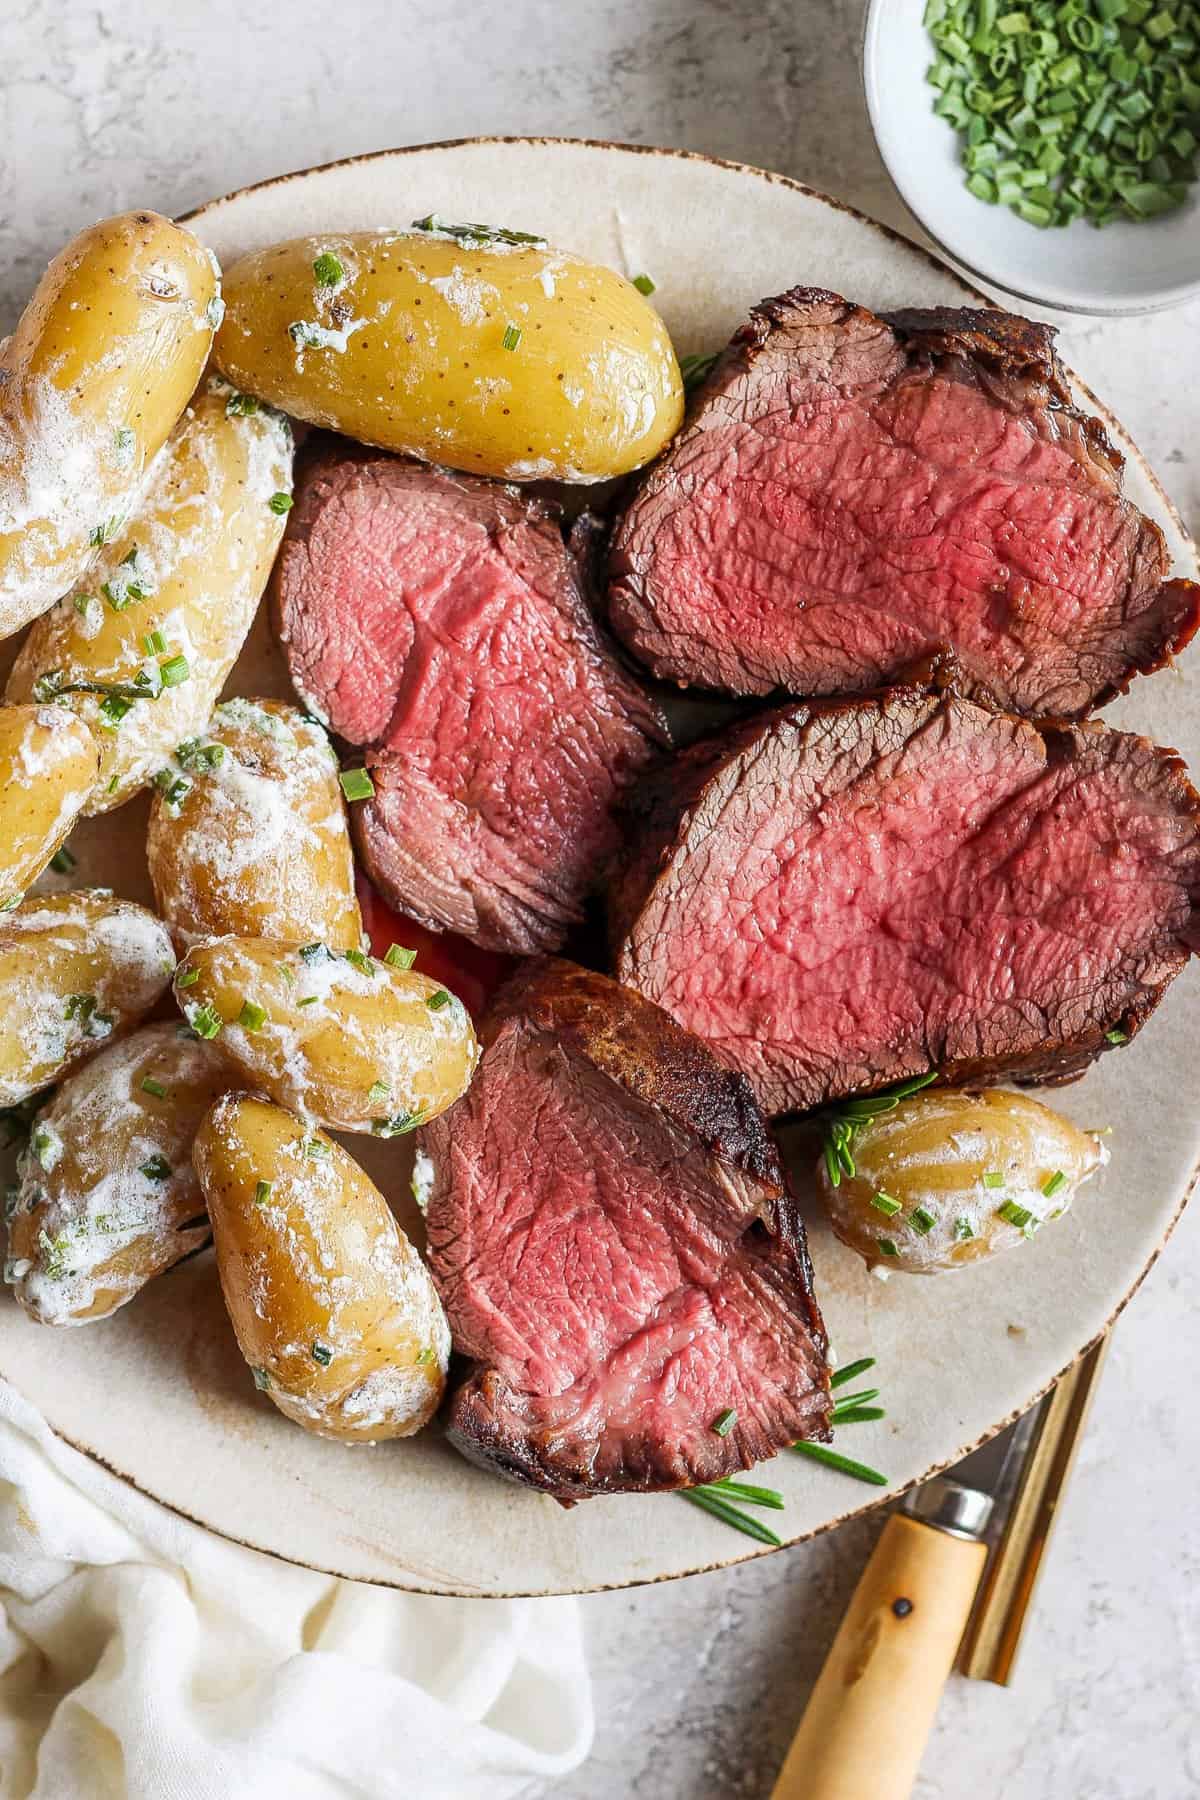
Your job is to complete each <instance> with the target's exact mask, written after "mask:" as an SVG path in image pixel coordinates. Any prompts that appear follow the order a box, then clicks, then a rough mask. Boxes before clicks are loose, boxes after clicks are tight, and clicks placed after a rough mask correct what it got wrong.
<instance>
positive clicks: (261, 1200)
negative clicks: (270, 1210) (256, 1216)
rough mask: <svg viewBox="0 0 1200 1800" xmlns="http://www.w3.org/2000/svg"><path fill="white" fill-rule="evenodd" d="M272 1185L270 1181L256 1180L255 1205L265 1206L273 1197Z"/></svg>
mask: <svg viewBox="0 0 1200 1800" xmlns="http://www.w3.org/2000/svg"><path fill="white" fill-rule="evenodd" d="M271 1186H272V1184H271V1182H269V1181H257V1182H255V1184H254V1204H255V1206H265V1205H266V1204H267V1201H268V1200H269V1199H270V1198H271Z"/></svg>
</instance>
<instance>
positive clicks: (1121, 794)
mask: <svg viewBox="0 0 1200 1800" xmlns="http://www.w3.org/2000/svg"><path fill="white" fill-rule="evenodd" d="M639 809H640V811H641V814H642V830H643V836H642V841H641V845H640V848H639V849H638V850H636V851H635V852H634V853H632V854H631V856H630V859H629V862H628V865H627V867H626V868H625V870H624V872H623V875H622V878H621V880H620V881H619V883H618V886H617V888H616V890H615V894H614V907H613V923H614V929H615V932H616V935H617V937H618V941H619V943H620V950H619V955H618V963H617V968H618V973H619V975H620V978H621V980H622V981H625V982H627V983H628V984H629V985H630V986H631V987H635V988H638V989H639V990H640V991H641V992H642V993H644V994H646V995H647V996H648V997H649V998H650V999H652V1000H655V1001H657V1003H658V1004H659V1005H660V1006H664V1007H665V1008H666V1009H667V1011H668V1012H670V1013H671V1014H673V1016H674V1017H675V1018H676V1019H678V1020H679V1022H680V1024H681V1025H685V1026H687V1028H688V1029H689V1030H690V1031H694V1032H697V1033H698V1034H699V1035H700V1036H702V1037H704V1038H706V1039H707V1040H708V1042H709V1043H710V1044H711V1045H712V1046H713V1049H714V1050H715V1051H716V1053H717V1055H718V1056H719V1057H720V1058H721V1059H722V1060H723V1061H724V1062H726V1063H728V1064H729V1065H731V1066H732V1067H734V1068H736V1069H740V1070H742V1071H743V1073H745V1074H746V1075H747V1076H748V1077H749V1080H750V1083H751V1085H752V1087H753V1088H754V1091H755V1093H756V1094H757V1096H758V1099H759V1101H760V1103H761V1105H762V1106H763V1107H764V1109H765V1110H766V1111H767V1112H769V1113H782V1112H790V1111H794V1110H806V1109H808V1108H810V1107H814V1106H818V1105H820V1104H822V1103H823V1102H825V1101H827V1100H829V1099H831V1098H835V1097H839V1096H842V1095H846V1094H853V1093H858V1092H864V1091H867V1090H870V1089H873V1088H879V1087H883V1086H885V1085H887V1084H889V1083H891V1082H893V1081H899V1080H901V1079H903V1078H904V1077H906V1076H910V1075H915V1074H918V1073H921V1072H923V1071H925V1070H927V1069H929V1068H936V1069H938V1070H940V1071H941V1072H942V1073H943V1074H944V1075H945V1076H946V1077H947V1078H948V1079H950V1080H955V1081H960V1080H972V1081H973V1080H987V1079H990V1078H994V1077H1000V1076H1003V1075H1015V1076H1018V1077H1025V1078H1028V1079H1055V1078H1057V1079H1066V1078H1068V1077H1069V1076H1071V1075H1073V1074H1077V1073H1080V1072H1081V1071H1082V1069H1083V1068H1085V1067H1086V1065H1087V1063H1088V1062H1089V1061H1090V1060H1091V1059H1092V1058H1093V1057H1094V1056H1096V1055H1097V1054H1099V1052H1101V1051H1102V1050H1104V1049H1105V1048H1106V1047H1107V1046H1108V1045H1109V1044H1110V1043H1112V1042H1114V1041H1117V1042H1120V1041H1123V1039H1124V1037H1125V1036H1127V1035H1132V1033H1133V1032H1135V1031H1136V1030H1137V1029H1138V1027H1139V1026H1140V1024H1141V1023H1142V1021H1143V1020H1144V1019H1145V1018H1146V1016H1147V1015H1148V1014H1149V1013H1150V1012H1151V1011H1152V1010H1153V1008H1154V1007H1155V1005H1156V1004H1157V1003H1158V1001H1159V999H1160V998H1161V996H1162V994H1163V992H1164V991H1165V989H1166V987H1167V985H1168V983H1169V982H1170V981H1171V980H1172V979H1173V978H1174V977H1175V976H1176V975H1177V974H1178V973H1179V971H1180V969H1181V968H1182V967H1183V966H1184V964H1185V963H1186V961H1187V959H1188V954H1189V952H1190V951H1194V950H1197V949H1200V796H1197V794H1196V793H1195V792H1194V790H1193V789H1192V787H1191V786H1190V784H1189V782H1188V779H1187V774H1186V771H1185V770H1184V768H1183V765H1182V763H1181V762H1180V760H1179V758H1178V757H1177V756H1176V755H1175V753H1174V752H1173V751H1170V750H1160V749H1158V748H1157V747H1156V746H1155V745H1153V744H1151V743H1149V742H1148V741H1147V739H1145V738H1143V737H1136V736H1133V735H1132V734H1129V733H1124V732H1117V731H1110V730H1108V729H1106V728H1105V727H1104V726H1102V725H1099V724H1095V723H1092V724H1083V725H1061V724H1041V725H1034V724H1032V723H1030V722H1028V721H1026V720H1022V719H1017V718H1014V717H1013V716H1012V715H1010V714H996V713H994V712H991V711H989V710H987V709H985V708H983V707H980V706H976V705H973V704H972V703H971V702H969V701H966V700H963V699H960V698H958V697H957V696H954V695H952V694H943V695H940V696H938V695H930V694H922V693H918V692H916V691H914V690H912V689H894V690H892V691H891V692H890V693H886V694H883V695H880V696H875V697H873V698H871V699H866V700H858V701H844V702H840V703H839V702H832V701H826V702H817V703H815V704H813V705H807V706H806V705H802V704H796V705H793V706H790V707H786V708H783V709H782V710H779V711H774V712H771V713H767V714H764V715H761V716H760V717H759V719H757V720H755V721H753V722H751V723H750V724H748V725H746V726H743V727H742V728H741V730H740V731H739V732H738V733H736V734H735V735H734V736H733V737H732V738H729V739H726V740H725V741H724V742H723V743H720V744H711V743H710V744H706V745H702V746H698V747H697V749H696V750H694V751H689V752H687V753H685V755H684V756H682V757H681V758H680V759H679V760H678V762H677V764H676V766H675V767H674V769H673V770H671V771H670V772H669V773H668V774H666V775H664V777H663V780H662V782H661V783H660V784H659V786H658V787H657V789H656V791H655V792H654V793H653V794H650V793H647V794H646V795H645V796H644V798H643V799H641V800H640V802H639ZM1110 1034H1111V1035H1110Z"/></svg>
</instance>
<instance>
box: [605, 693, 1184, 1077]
mask: <svg viewBox="0 0 1200 1800" xmlns="http://www.w3.org/2000/svg"><path fill="white" fill-rule="evenodd" d="M938 673H943V672H941V671H939V672H938ZM930 685H934V686H936V685H937V684H936V683H932V682H931V684H930ZM929 691H930V687H929V686H927V685H925V684H923V683H916V684H914V685H912V686H910V687H907V688H888V689H885V690H883V691H882V693H881V694H880V693H877V694H867V695H862V696H861V697H858V698H854V699H845V700H815V701H801V702H796V703H794V704H792V705H790V706H784V707H778V708H775V709H773V710H770V711H767V712H764V713H759V714H758V715H757V716H756V717H754V718H752V719H748V720H746V721H744V722H743V723H742V724H741V725H740V726H738V727H737V728H736V729H735V730H734V731H732V732H730V733H728V734H726V735H724V736H723V737H721V738H720V739H715V740H710V741H703V742H701V743H698V744H694V745H692V746H691V748H690V749H688V750H685V751H682V752H681V753H680V754H679V755H678V756H676V757H675V758H674V760H673V761H672V762H671V763H670V764H669V765H667V766H666V767H664V768H662V769H660V770H658V771H656V772H655V773H654V774H653V775H652V776H651V777H649V778H648V779H647V780H646V781H644V782H643V783H642V784H641V786H640V787H639V788H638V790H637V791H636V793H634V794H632V795H631V796H630V797H629V799H628V800H627V802H626V808H625V811H626V816H627V818H628V819H629V822H630V830H629V835H628V838H627V841H626V849H625V852H624V854H623V856H622V859H621V862H620V865H619V867H618V869H617V870H616V872H615V875H614V878H613V881H612V884H611V886H610V888H609V895H608V901H609V905H608V924H609V938H610V943H611V947H612V956H613V962H614V966H615V967H616V970H617V975H618V978H620V979H625V978H626V976H627V974H628V958H627V954H626V952H625V944H626V940H627V938H628V935H629V933H630V931H631V930H632V928H633V925H634V922H635V921H636V919H637V918H638V916H639V914H640V913H641V911H642V909H643V908H644V907H645V905H646V904H647V902H648V901H649V900H650V899H651V898H652V896H653V895H654V894H655V891H656V890H657V889H658V888H659V886H660V884H662V883H664V882H666V881H667V880H668V879H669V876H670V871H671V866H672V863H673V860H674V857H675V855H676V853H677V852H678V851H680V850H681V849H682V848H683V846H684V845H685V843H686V841H687V839H688V836H689V834H690V832H691V831H692V830H693V828H694V826H695V824H696V808H697V806H698V803H699V802H700V800H701V798H702V796H703V795H704V794H705V793H706V791H707V788H708V785H709V782H710V781H711V780H712V779H713V777H715V776H717V775H719V774H720V773H721V772H722V771H723V770H725V769H727V768H729V767H730V766H731V765H732V764H734V763H736V762H737V760H738V758H739V757H740V756H741V754H742V752H743V751H744V750H745V749H746V747H747V746H748V745H749V744H751V743H753V742H754V740H755V739H756V738H758V737H759V736H760V735H761V734H762V733H763V732H764V731H766V730H770V729H771V727H772V726H773V725H775V724H776V723H782V724H789V725H793V726H795V727H796V728H797V729H802V728H803V727H804V726H805V725H806V724H807V723H808V722H809V721H810V720H812V719H814V718H817V717H819V716H821V715H822V714H827V713H849V712H854V711H874V710H875V709H876V708H877V707H878V705H879V703H880V700H881V698H886V699H895V700H900V701H903V699H904V698H905V697H906V696H910V697H911V698H912V699H913V700H921V699H924V698H927V697H928V695H929ZM960 698H961V696H960V695H959V694H958V693H957V691H956V689H955V687H954V684H953V665H952V664H951V665H950V675H949V679H948V682H947V684H946V685H945V686H941V688H940V692H939V699H938V703H939V707H945V706H950V705H953V704H955V702H956V701H957V700H958V699H960ZM972 698H973V697H972ZM989 710H991V711H993V712H994V713H995V714H996V716H997V717H999V718H1004V719H1007V720H1009V721H1010V722H1011V723H1012V724H1013V725H1015V726H1018V727H1020V728H1022V729H1025V730H1030V731H1036V732H1037V733H1038V734H1039V735H1040V737H1041V738H1042V740H1043V742H1044V743H1045V745H1046V750H1047V756H1048V759H1049V760H1051V761H1054V760H1056V759H1061V760H1064V761H1068V762H1069V761H1071V760H1072V759H1073V757H1074V756H1075V754H1076V752H1077V750H1078V747H1079V745H1080V744H1081V742H1083V741H1085V740H1086V739H1087V738H1088V737H1093V738H1094V737H1098V736H1099V737H1105V736H1118V735H1120V736H1125V737H1133V738H1136V739H1137V740H1138V742H1139V744H1140V745H1141V746H1143V747H1144V749H1145V751H1146V753H1147V754H1148V755H1149V756H1152V757H1153V758H1155V760H1156V761H1157V762H1158V763H1159V764H1160V766H1161V767H1162V768H1163V769H1164V770H1165V772H1166V774H1167V776H1168V783H1169V788H1170V791H1171V793H1172V794H1173V796H1174V798H1175V800H1176V803H1177V805H1178V807H1179V810H1180V812H1182V813H1190V814H1191V815H1192V816H1193V818H1195V820H1196V821H1197V825H1198V827H1200V794H1198V793H1197V792H1196V789H1195V788H1194V787H1193V786H1192V783H1191V780H1190V778H1189V775H1188V770H1187V766H1186V764H1185V763H1184V761H1183V758H1182V757H1181V756H1180V754H1179V752H1178V751H1177V750H1173V749H1164V748H1163V747H1162V746H1160V745H1157V744H1154V743H1152V742H1151V740H1150V739H1149V738H1147V737H1144V736H1143V735H1142V734H1141V733H1137V732H1126V733H1120V734H1118V733H1116V732H1114V731H1113V730H1112V728H1111V727H1110V726H1106V725H1104V724H1102V723H1101V722H1100V721H1099V720H1095V719H1090V720H1082V721H1072V720H1059V719H1040V720H1030V719H1022V718H1018V717H1017V716H1016V715H1015V714H1011V713H1010V714H1005V713H1002V712H1000V711H999V709H997V708H994V707H993V708H989ZM1185 943H1186V944H1187V947H1188V948H1190V949H1191V950H1192V951H1193V952H1194V953H1195V954H1198V955H1200V918H1198V920H1197V923H1196V924H1195V926H1194V928H1193V929H1192V931H1191V932H1190V933H1189V935H1188V936H1187V937H1186V938H1185ZM1172 979H1173V977H1168V979H1167V980H1165V981H1162V982H1160V983H1159V984H1158V985H1157V986H1156V987H1153V988H1151V989H1149V990H1148V992H1147V993H1146V994H1145V995H1144V996H1143V997H1142V998H1140V999H1139V1000H1138V1001H1137V1002H1136V1003H1133V1004H1131V1005H1130V1006H1129V1007H1128V1008H1127V1009H1126V1010H1125V1011H1124V1012H1122V1013H1121V1014H1120V1015H1119V1016H1118V1017H1114V1018H1103V1019H1096V1020H1095V1021H1094V1022H1093V1024H1092V1025H1091V1026H1090V1027H1089V1029H1088V1030H1086V1031H1085V1032H1083V1033H1081V1034H1079V1035H1078V1036H1076V1037H1074V1038H1073V1039H1072V1040H1071V1041H1070V1042H1069V1043H1062V1042H1060V1043H1052V1042H1047V1043H1046V1044H1044V1045H1042V1046H1041V1047H1040V1048H1039V1049H1038V1050H1037V1051H1035V1052H1033V1053H1031V1054H1029V1055H1027V1056H1024V1057H1021V1058H1017V1059H1014V1058H1013V1057H1010V1056H1004V1055H997V1056H990V1057H978V1058H973V1059H970V1060H964V1061H959V1062H956V1063H954V1064H953V1065H952V1066H949V1067H944V1068H942V1069H940V1070H939V1076H938V1085H941V1086H955V1087H958V1086H970V1085H974V1086H987V1085H991V1084H994V1083H996V1082H999V1081H1011V1082H1015V1083H1017V1084H1018V1085H1022V1086H1023V1085H1047V1086H1062V1085H1065V1084H1066V1083H1068V1082H1072V1081H1078V1080H1079V1079H1080V1077H1081V1076H1083V1075H1084V1074H1086V1073H1087V1070H1088V1069H1089V1068H1090V1067H1091V1065H1092V1063H1093V1062H1095V1061H1096V1059H1097V1057H1099V1056H1102V1055H1104V1054H1105V1052H1106V1051H1110V1050H1115V1049H1120V1048H1123V1047H1124V1046H1123V1044H1121V1043H1117V1044H1114V1043H1113V1042H1112V1040H1111V1038H1110V1037H1109V1033H1110V1032H1114V1031H1116V1032H1119V1033H1122V1034H1123V1035H1124V1037H1125V1038H1126V1039H1127V1040H1128V1041H1132V1039H1133V1038H1134V1037H1136V1035H1137V1033H1138V1032H1139V1031H1140V1030H1141V1029H1142V1026H1143V1025H1144V1024H1145V1023H1146V1021H1147V1019H1149V1017H1150V1016H1151V1014H1152V1013H1153V1012H1154V1010H1155V1009H1156V1007H1157V1006H1158V1005H1159V1003H1160V1001H1161V1000H1162V998H1163V995H1164V994H1165V993H1166V991H1167V989H1168V988H1169V987H1170V985H1171V980H1172ZM877 1085H879V1086H883V1085H886V1084H885V1083H879V1084H877ZM860 1091H862V1092H868V1091H870V1090H869V1089H863V1090H860ZM839 1097H840V1096H836V1095H830V1096H829V1098H830V1099H833V1098H839Z"/></svg>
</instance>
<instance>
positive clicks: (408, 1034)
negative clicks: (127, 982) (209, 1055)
mask: <svg viewBox="0 0 1200 1800" xmlns="http://www.w3.org/2000/svg"><path fill="white" fill-rule="evenodd" d="M350 959H352V960H350ZM350 959H348V958H347V956H346V955H345V953H342V954H338V953H337V952H332V951H329V950H328V949H327V948H326V947H325V946H324V945H321V944H311V945H304V946H300V947H299V948H297V947H296V946H294V945H290V944H278V943H274V942H272V941H271V940H269V939H267V938H232V937H223V938H212V939H210V940H208V941H207V942H206V943H203V944H197V945H195V946H194V947H193V948H192V949H191V950H190V951H189V952H188V954H187V957H186V959H185V960H184V961H183V962H182V963H180V965H179V968H178V970H177V971H176V976H175V997H176V999H177V1000H178V1002H179V1004H180V1006H181V1007H182V1008H183V1012H184V1015H185V1017H186V1018H187V1020H188V1022H189V1024H191V1025H192V1026H193V1028H194V1029H200V1030H202V1031H203V1030H212V1029H213V1027H214V1026H216V1025H217V1023H218V1021H219V1028H218V1035H219V1041H220V1044H221V1048H222V1050H223V1051H224V1053H225V1055H226V1056H227V1057H228V1058H229V1059H230V1061H231V1062H232V1063H233V1064H234V1066H235V1067H236V1068H237V1069H238V1070H239V1071H240V1073H241V1074H242V1076H243V1077H244V1080H245V1082H246V1084H247V1085H248V1086H251V1087H253V1088H255V1089H257V1091H258V1092H260V1093H262V1094H265V1095H267V1097H268V1098H269V1099H271V1100H274V1101H275V1102H276V1103H277V1104H278V1105H280V1106H286V1107H289V1108H290V1109H291V1110H292V1111H293V1112H296V1113H299V1114H300V1115H301V1116H302V1117H305V1118H309V1119H318V1120H320V1122H321V1123H322V1124H323V1125H328V1126H329V1127H330V1128H331V1129H332V1130H334V1131H361V1132H370V1133H371V1134H372V1135H374V1136H384V1137H391V1136H400V1135H403V1134H404V1133H405V1132H407V1131H410V1130H413V1129H414V1128H415V1127H416V1126H417V1125H418V1124H424V1123H425V1121H426V1120H427V1119H433V1118H436V1117H437V1115H438V1114H439V1113H441V1112H444V1111H445V1110H446V1108H447V1107H448V1106H451V1105H453V1103H454V1101H455V1100H457V1099H458V1097H459V1095H460V1094H461V1093H462V1092H463V1091H464V1089H465V1088H466V1086H467V1084H468V1082H469V1081H470V1079H471V1076H472V1075H473V1074H474V1072H475V1065H476V1063H477V1062H478V1060H479V1046H478V1044H477V1042H476V1040H475V1033H474V1030H473V1029H472V1026H471V1020H470V1017H469V1015H468V1013H467V1010H466V1008H465V1007H464V1006H463V1004H462V1002H461V1001H460V1000H457V999H456V998H455V997H454V996H453V995H452V994H450V993H449V991H448V990H447V989H446V988H444V987H442V985H441V983H440V982H437V981H432V980H430V978H429V976H427V975H420V974H418V973H417V972H416V970H415V969H413V970H406V969H396V968H391V967H389V965H387V964H386V963H382V962H378V961H377V960H376V959H375V958H374V957H368V956H364V955H363V954H362V953H361V952H354V951H351V952H350ZM440 995H445V996H446V997H445V1000H444V1001H441V1000H439V998H438V996H440ZM430 1000H433V1001H434V1005H433V1006H430V1005H429V1001H430ZM306 1002H307V1004H306ZM247 1003H249V1004H250V1005H251V1006H252V1007H259V1008H261V1009H262V1011H263V1013H264V1014H265V1015H266V1016H265V1018H264V1019H263V1020H262V1021H261V1022H255V1023H253V1024H251V1023H240V1022H239V1020H240V1019H241V1018H242V1017H243V1008H244V1007H245V1005H246V1004H247ZM385 1090H386V1091H385Z"/></svg>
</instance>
